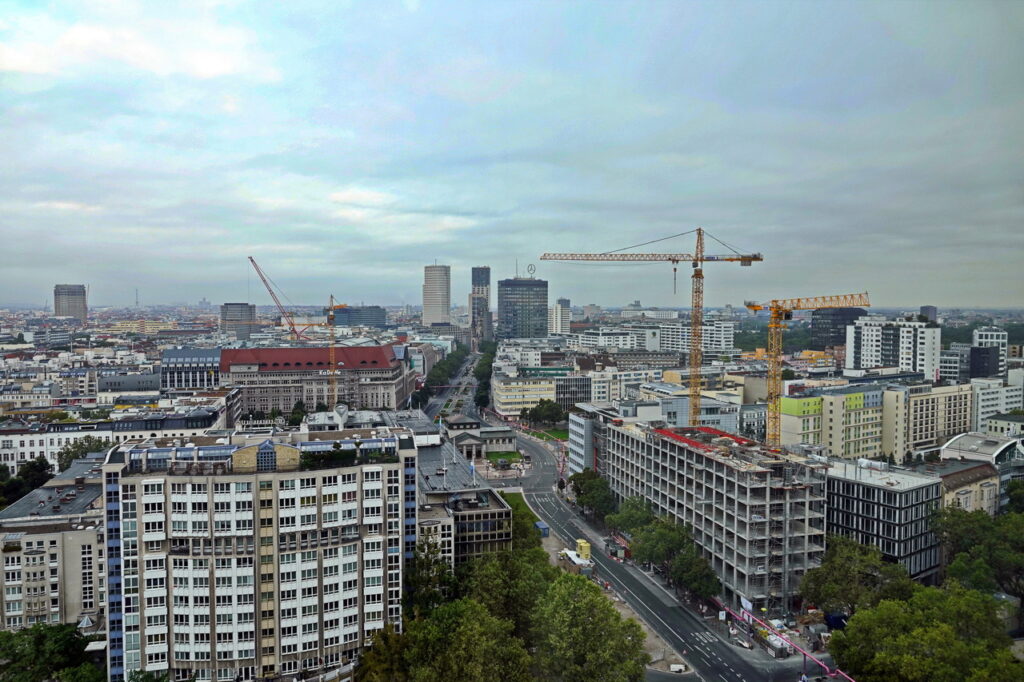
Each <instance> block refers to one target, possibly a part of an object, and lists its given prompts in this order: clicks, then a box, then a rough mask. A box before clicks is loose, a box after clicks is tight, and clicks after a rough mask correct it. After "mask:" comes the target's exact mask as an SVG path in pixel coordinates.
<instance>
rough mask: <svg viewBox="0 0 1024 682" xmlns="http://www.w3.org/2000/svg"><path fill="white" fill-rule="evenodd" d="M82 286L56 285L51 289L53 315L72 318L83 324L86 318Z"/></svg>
mask: <svg viewBox="0 0 1024 682" xmlns="http://www.w3.org/2000/svg"><path fill="white" fill-rule="evenodd" d="M88 311H89V309H88V305H87V303H86V295H85V285H84V284H58V285H56V286H54V287H53V314H54V315H55V316H56V317H73V318H75V319H77V320H78V321H79V322H81V323H82V324H85V320H86V317H88Z"/></svg>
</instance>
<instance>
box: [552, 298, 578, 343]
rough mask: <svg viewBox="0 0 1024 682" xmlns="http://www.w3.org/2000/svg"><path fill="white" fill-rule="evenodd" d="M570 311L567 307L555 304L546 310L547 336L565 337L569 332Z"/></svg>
mask: <svg viewBox="0 0 1024 682" xmlns="http://www.w3.org/2000/svg"><path fill="white" fill-rule="evenodd" d="M571 321H572V309H571V308H570V307H569V306H567V305H562V304H559V303H556V304H555V305H553V306H551V307H550V308H548V334H549V335H550V336H566V335H568V334H569V332H570V328H569V323H570V322H571Z"/></svg>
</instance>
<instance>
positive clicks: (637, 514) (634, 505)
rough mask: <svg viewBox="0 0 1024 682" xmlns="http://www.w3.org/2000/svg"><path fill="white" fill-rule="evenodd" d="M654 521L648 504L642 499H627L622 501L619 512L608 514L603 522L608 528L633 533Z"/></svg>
mask: <svg viewBox="0 0 1024 682" xmlns="http://www.w3.org/2000/svg"><path fill="white" fill-rule="evenodd" d="M652 521H654V512H652V511H651V505H650V503H649V502H648V501H647V500H645V499H644V498H642V497H639V496H637V497H628V498H626V499H625V500H623V501H622V504H621V505H620V506H619V511H618V512H616V513H614V514H609V515H608V516H606V517H605V519H604V522H605V524H606V525H607V526H608V527H609V528H614V529H615V530H620V531H624V532H626V533H633V532H635V531H636V530H637V529H638V528H641V527H643V526H646V525H647V524H649V523H651V522H652Z"/></svg>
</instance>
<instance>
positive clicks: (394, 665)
mask: <svg viewBox="0 0 1024 682" xmlns="http://www.w3.org/2000/svg"><path fill="white" fill-rule="evenodd" d="M405 649H406V638H405V635H402V634H399V633H398V632H396V631H395V626H394V625H393V624H391V623H385V625H384V628H383V629H381V630H377V631H376V632H375V633H374V634H373V645H372V646H371V647H370V648H369V649H367V650H366V651H365V652H363V654H362V655H361V656H360V657H359V666H358V667H357V668H356V670H355V680H356V682H407V680H408V679H409V666H408V665H407V664H406V662H405Z"/></svg>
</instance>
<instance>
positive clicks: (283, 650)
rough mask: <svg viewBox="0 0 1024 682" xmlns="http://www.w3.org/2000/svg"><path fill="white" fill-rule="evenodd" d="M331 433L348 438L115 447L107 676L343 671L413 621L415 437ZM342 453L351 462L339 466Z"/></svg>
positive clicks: (107, 479)
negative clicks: (405, 613)
mask: <svg viewBox="0 0 1024 682" xmlns="http://www.w3.org/2000/svg"><path fill="white" fill-rule="evenodd" d="M320 435H321V436H323V437H324V438H325V439H326V438H329V437H334V443H337V447H338V448H340V450H337V451H336V450H335V447H334V443H332V442H327V441H315V442H310V443H301V444H297V445H292V444H288V443H283V442H274V441H272V440H269V439H265V440H262V441H261V440H259V439H253V442H250V443H246V444H222V443H217V444H211V445H196V446H186V447H175V446H174V445H173V444H164V443H160V442H141V443H126V444H122V445H121V446H120V447H118V448H117V449H115V450H113V451H111V452H110V453H109V454H108V455H107V458H106V461H105V463H104V464H103V467H102V469H103V476H104V480H103V485H104V499H105V500H106V502H105V509H106V532H105V537H106V545H107V546H106V548H105V549H106V561H107V566H106V569H107V570H106V573H107V575H108V576H109V582H108V587H107V617H108V632H109V635H108V658H107V670H108V674H109V679H110V680H111V682H123V681H124V680H126V679H128V677H129V676H130V674H131V672H132V671H134V670H146V671H152V672H157V673H160V672H165V673H167V675H168V677H169V679H170V680H192V679H197V680H223V681H225V682H227V681H234V680H252V679H257V678H259V679H289V678H297V679H302V678H315V677H317V676H318V675H324V674H331V675H334V674H336V673H346V674H347V672H348V671H350V670H351V669H352V663H353V661H354V660H355V659H356V657H357V656H358V655H359V653H360V652H361V651H362V650H363V648H364V646H366V645H367V643H368V642H369V640H370V638H371V637H372V636H373V634H374V633H375V632H376V631H377V630H379V629H381V628H383V627H384V625H385V623H388V622H390V623H392V624H394V625H395V627H396V628H399V629H400V628H401V625H402V601H401V598H402V571H403V554H405V552H404V551H403V550H406V551H409V550H411V545H412V544H413V543H414V542H415V530H414V529H415V524H416V510H417V505H416V498H415V496H416V488H415V486H416V450H415V445H414V443H413V437H412V434H411V432H407V431H404V432H403V431H402V430H395V431H394V432H390V431H385V432H378V433H377V434H376V437H373V438H369V437H368V436H369V434H366V433H361V434H360V433H352V432H344V431H343V432H333V433H331V434H326V433H325V434H320ZM314 452H317V453H320V454H321V455H322V456H326V459H324V460H317V459H315V458H312V457H310V456H309V455H310V454H311V453H314ZM335 452H337V457H338V458H342V459H344V458H345V457H348V458H349V459H348V460H346V462H343V463H334V464H333V465H332V464H331V462H333V461H334V457H333V453H335ZM346 453H348V454H346ZM357 457H359V458H361V462H362V463H359V464H356V463H355V462H356V458H357ZM321 462H322V463H321ZM403 500H404V501H405V503H403Z"/></svg>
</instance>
